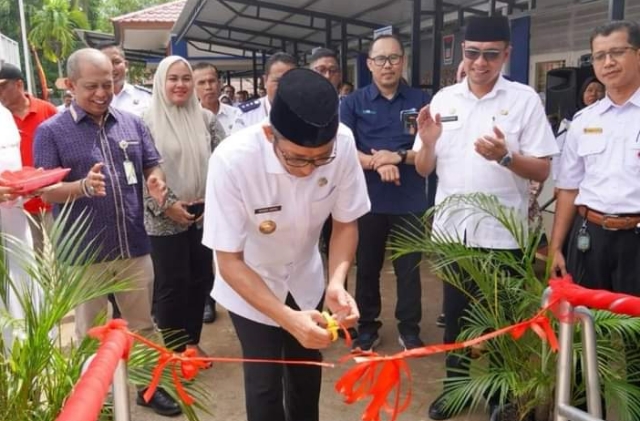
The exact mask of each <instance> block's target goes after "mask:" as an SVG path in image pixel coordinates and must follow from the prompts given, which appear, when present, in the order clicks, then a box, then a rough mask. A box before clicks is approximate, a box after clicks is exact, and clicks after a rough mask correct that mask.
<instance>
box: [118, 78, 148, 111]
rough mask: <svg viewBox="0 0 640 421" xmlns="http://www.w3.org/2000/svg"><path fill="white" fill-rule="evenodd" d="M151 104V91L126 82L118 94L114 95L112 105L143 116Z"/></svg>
mask: <svg viewBox="0 0 640 421" xmlns="http://www.w3.org/2000/svg"><path fill="white" fill-rule="evenodd" d="M150 104H151V93H150V92H149V90H147V89H145V88H141V87H139V86H133V85H132V84H130V83H125V84H124V87H123V88H122V90H121V91H120V93H119V94H118V95H114V96H113V99H112V100H111V106H112V107H113V108H116V109H118V110H121V111H127V112H130V113H132V114H135V115H137V116H138V117H142V114H143V113H144V112H145V111H146V110H147V108H149V105H150Z"/></svg>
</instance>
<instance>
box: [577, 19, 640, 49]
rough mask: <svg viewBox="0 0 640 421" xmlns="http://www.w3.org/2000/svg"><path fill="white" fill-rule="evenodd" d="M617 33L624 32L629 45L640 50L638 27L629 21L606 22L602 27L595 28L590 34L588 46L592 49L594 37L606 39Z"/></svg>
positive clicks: (639, 26) (639, 27) (639, 29)
mask: <svg viewBox="0 0 640 421" xmlns="http://www.w3.org/2000/svg"><path fill="white" fill-rule="evenodd" d="M617 31H626V32H627V38H628V42H629V44H631V45H632V46H633V47H634V48H639V49H640V25H638V24H637V23H636V22H633V21H630V20H614V21H611V22H607V23H605V24H604V25H600V26H597V27H596V28H595V29H594V30H593V32H591V38H590V39H589V45H590V46H591V48H593V40H594V39H595V38H596V37H599V36H603V37H608V36H609V35H611V34H612V33H614V32H617Z"/></svg>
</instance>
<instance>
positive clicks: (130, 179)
mask: <svg viewBox="0 0 640 421" xmlns="http://www.w3.org/2000/svg"><path fill="white" fill-rule="evenodd" d="M123 165H124V174H125V176H126V177H127V184H129V185H133V184H138V177H136V169H135V167H134V166H133V162H131V161H129V160H127V161H124V164H123Z"/></svg>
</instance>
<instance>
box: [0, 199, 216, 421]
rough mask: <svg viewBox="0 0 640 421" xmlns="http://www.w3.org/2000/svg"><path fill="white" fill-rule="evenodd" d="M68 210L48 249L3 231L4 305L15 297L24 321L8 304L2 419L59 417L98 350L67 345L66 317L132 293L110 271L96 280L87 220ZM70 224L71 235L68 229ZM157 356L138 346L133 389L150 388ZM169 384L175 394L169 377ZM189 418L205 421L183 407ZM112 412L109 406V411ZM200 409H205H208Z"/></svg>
mask: <svg viewBox="0 0 640 421" xmlns="http://www.w3.org/2000/svg"><path fill="white" fill-rule="evenodd" d="M68 215H69V212H68V208H67V209H64V210H63V211H62V213H61V215H60V216H59V217H58V218H57V220H56V222H55V224H54V226H53V227H52V228H51V229H50V230H45V232H44V237H45V247H44V250H43V251H42V252H41V253H36V254H34V252H33V251H32V250H31V248H30V247H28V246H26V245H25V244H23V243H21V242H20V241H19V240H17V239H16V238H13V237H10V236H8V235H4V234H0V303H7V302H8V296H9V294H13V297H14V298H16V299H17V300H18V301H19V302H20V304H21V307H22V309H23V311H24V318H20V319H17V318H15V317H13V316H12V315H11V314H10V313H9V312H8V311H7V310H6V309H4V308H3V306H1V305H0V408H2V409H1V410H2V416H0V418H2V419H6V420H12V421H33V420H42V421H45V420H46V421H50V420H53V419H55V418H56V416H57V414H58V413H59V412H60V410H61V408H62V406H63V404H64V402H65V399H66V398H67V396H68V395H69V394H70V393H71V391H72V389H73V387H74V384H75V383H76V382H77V380H78V379H79V377H80V374H81V370H82V366H83V364H84V363H85V361H86V360H87V359H88V358H89V357H90V356H91V355H92V354H93V353H94V352H95V351H96V349H97V347H98V343H97V341H95V340H93V339H90V338H86V339H84V340H83V341H81V342H75V341H64V340H63V339H62V335H60V334H58V333H59V332H60V329H61V326H62V322H63V318H64V317H65V316H66V315H67V314H69V313H70V312H71V311H72V310H73V309H74V308H76V307H77V306H78V305H79V304H80V303H82V302H85V301H87V300H91V299H93V298H96V297H98V296H102V295H104V294H108V293H113V292H120V291H125V290H127V289H128V288H129V286H128V282H127V281H126V280H124V281H122V280H121V281H119V280H117V278H118V277H117V275H116V276H111V275H109V274H107V273H105V274H104V275H103V279H99V280H95V279H92V280H89V279H87V276H86V271H87V267H88V265H89V264H90V263H91V262H92V261H94V260H95V259H94V257H95V256H92V255H89V254H87V253H89V252H88V251H86V250H81V249H79V246H78V244H80V240H81V238H82V237H83V235H84V233H85V231H86V226H87V218H80V219H78V220H75V221H71V220H69V218H68ZM65 224H67V225H68V228H69V229H68V230H67V233H66V235H62V227H63V226H64V225H65ZM7 253H11V254H12V257H13V258H14V259H16V260H17V261H19V263H20V265H21V267H22V268H23V269H24V271H25V272H26V273H27V274H28V275H29V277H30V279H31V280H32V282H33V285H32V287H26V288H25V287H24V286H23V285H21V283H20V282H19V281H18V280H16V279H12V276H11V274H10V272H9V268H8V265H7V264H6V259H5V258H4V257H6V254H7ZM157 357H158V355H157V353H156V352H155V351H152V350H150V349H148V348H144V347H142V346H135V347H134V349H133V351H132V354H131V356H130V360H129V367H130V369H129V376H130V380H131V382H132V383H133V384H136V385H146V384H148V383H149V380H150V373H151V370H152V369H153V367H154V365H155V363H156V361H157ZM162 384H163V386H164V387H165V388H167V390H169V391H170V392H171V393H172V394H173V395H174V396H177V395H176V394H175V390H174V388H173V386H172V382H171V381H170V376H169V374H167V375H166V377H164V378H163V380H162ZM186 388H187V390H188V392H189V393H190V394H192V395H194V396H195V397H196V401H197V402H206V400H207V396H206V394H205V393H204V392H203V391H202V390H201V389H199V388H198V387H197V386H196V385H195V383H190V384H187V385H186ZM182 406H183V410H184V413H185V415H186V417H187V418H188V419H189V420H192V421H195V420H197V419H198V417H197V415H196V412H195V409H194V408H193V407H189V406H186V405H182ZM105 408H106V409H105V415H106V413H107V412H108V408H107V407H106V406H105ZM196 408H200V409H204V407H203V405H202V404H196Z"/></svg>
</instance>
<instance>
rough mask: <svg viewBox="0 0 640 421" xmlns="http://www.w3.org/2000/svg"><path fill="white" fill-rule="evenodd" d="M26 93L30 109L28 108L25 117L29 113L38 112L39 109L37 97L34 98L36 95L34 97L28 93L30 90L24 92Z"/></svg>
mask: <svg viewBox="0 0 640 421" xmlns="http://www.w3.org/2000/svg"><path fill="white" fill-rule="evenodd" d="M24 95H25V96H26V97H27V99H28V100H29V109H28V111H27V114H26V115H25V117H26V116H27V115H29V114H34V113H36V112H37V111H38V110H37V108H36V107H37V106H36V101H35V100H36V99H37V98H34V97H33V96H32V95H31V94H30V93H28V92H25V93H24Z"/></svg>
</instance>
